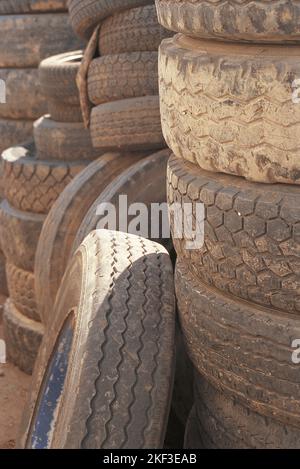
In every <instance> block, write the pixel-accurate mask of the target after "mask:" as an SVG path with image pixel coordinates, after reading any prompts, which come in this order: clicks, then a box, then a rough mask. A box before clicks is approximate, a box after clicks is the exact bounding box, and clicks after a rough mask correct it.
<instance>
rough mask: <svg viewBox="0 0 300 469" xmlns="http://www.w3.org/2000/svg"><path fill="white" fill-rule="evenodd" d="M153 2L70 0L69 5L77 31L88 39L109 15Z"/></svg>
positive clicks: (149, 0) (148, 0)
mask: <svg viewBox="0 0 300 469" xmlns="http://www.w3.org/2000/svg"><path fill="white" fill-rule="evenodd" d="M151 3H154V0H69V4H68V6H69V13H70V20H71V24H72V27H73V29H74V31H75V33H76V34H77V35H78V36H80V37H81V38H83V39H86V38H89V37H90V36H91V34H92V32H93V30H94V29H95V27H96V26H97V25H98V24H99V23H100V22H101V21H102V20H103V19H105V18H107V17H108V16H111V15H114V14H116V13H119V12H121V11H124V10H128V9H130V8H135V7H139V6H143V5H149V4H151Z"/></svg>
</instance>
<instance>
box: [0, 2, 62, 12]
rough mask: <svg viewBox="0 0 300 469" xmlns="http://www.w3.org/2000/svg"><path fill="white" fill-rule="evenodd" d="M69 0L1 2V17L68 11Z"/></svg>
mask: <svg viewBox="0 0 300 469" xmlns="http://www.w3.org/2000/svg"><path fill="white" fill-rule="evenodd" d="M67 1H68V0H1V3H0V15H16V14H20V13H46V12H49V11H55V12H62V11H66V10H67Z"/></svg>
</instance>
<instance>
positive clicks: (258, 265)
mask: <svg viewBox="0 0 300 469" xmlns="http://www.w3.org/2000/svg"><path fill="white" fill-rule="evenodd" d="M168 200H169V205H171V204H179V206H180V207H183V204H184V203H187V204H190V206H192V208H193V213H196V210H197V204H204V208H205V220H204V244H203V245H201V246H200V247H196V246H195V248H194V249H187V245H186V241H187V239H186V238H187V235H184V236H183V237H182V239H178V237H177V236H173V242H174V247H175V249H176V252H177V255H178V257H179V259H180V260H182V261H183V262H184V263H185V265H187V266H188V268H189V269H190V270H191V271H192V272H193V273H194V274H195V275H196V277H197V278H199V280H200V281H204V282H205V283H207V284H210V285H213V286H215V287H216V288H218V289H219V290H221V291H223V292H224V293H226V294H228V293H229V294H232V295H235V296H237V297H240V298H243V299H245V300H247V301H250V302H254V303H257V304H260V305H262V306H267V307H272V308H275V309H278V310H281V311H287V312H291V313H293V314H296V315H298V316H299V315H300V292H299V274H300V244H299V239H300V238H299V236H300V231H299V228H300V194H299V188H298V187H297V186H287V185H282V184H277V185H269V184H258V183H257V184H256V183H251V182H247V181H244V180H243V179H241V178H238V177H235V176H228V175H219V174H213V173H209V172H206V171H203V170H201V169H199V168H197V167H196V166H195V165H192V164H191V163H188V162H185V161H183V160H181V159H179V158H175V157H174V156H172V157H171V158H170V161H169V167H168ZM170 213H171V218H170V224H171V231H172V232H173V234H174V215H173V212H172V211H171V212H170ZM176 238H177V239H176Z"/></svg>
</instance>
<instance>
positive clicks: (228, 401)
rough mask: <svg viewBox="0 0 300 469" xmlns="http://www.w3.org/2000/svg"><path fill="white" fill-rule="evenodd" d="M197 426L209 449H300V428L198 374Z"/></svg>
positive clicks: (196, 386) (195, 425) (196, 381)
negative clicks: (247, 404)
mask: <svg viewBox="0 0 300 469" xmlns="http://www.w3.org/2000/svg"><path fill="white" fill-rule="evenodd" d="M195 395H196V405H195V407H196V409H195V410H196V416H195V421H194V428H195V427H196V429H197V428H198V433H201V435H202V438H203V441H205V448H207V449H299V447H300V429H299V427H298V428H297V427H292V426H289V425H282V424H281V423H280V422H277V421H276V420H274V419H272V418H268V417H265V416H262V415H259V414H258V413H256V412H253V411H251V410H250V409H247V408H246V407H244V406H242V405H241V404H239V402H238V401H237V400H236V399H234V397H231V396H227V395H226V394H224V393H222V392H220V391H218V390H217V389H215V388H214V387H213V386H211V385H210V384H209V383H208V382H207V381H206V380H205V379H203V378H202V377H200V376H195Z"/></svg>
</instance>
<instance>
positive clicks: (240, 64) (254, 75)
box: [159, 35, 300, 184]
mask: <svg viewBox="0 0 300 469" xmlns="http://www.w3.org/2000/svg"><path fill="white" fill-rule="evenodd" d="M159 75H160V101H161V116H162V129H163V134H164V137H165V139H166V141H167V144H168V146H169V147H170V148H171V149H172V150H173V152H174V153H175V154H176V155H177V156H178V157H181V158H185V159H187V160H189V161H191V162H193V163H195V164H197V165H198V166H200V167H201V168H203V169H205V170H208V171H213V172H216V171H218V172H225V173H229V174H235V175H238V176H243V177H245V178H247V179H249V180H252V181H256V182H268V183H274V182H284V183H291V184H295V183H298V184H299V183H300V164H299V160H300V159H299V156H300V150H299V141H298V135H299V132H300V106H299V105H297V104H296V103H295V102H293V93H294V91H295V88H294V85H295V83H294V80H296V79H297V77H299V76H300V46H293V47H289V46H279V45H278V46H270V45H266V46H259V45H253V44H251V45H240V44H225V43H218V42H214V41H197V40H194V39H191V38H185V37H183V36H182V35H177V36H175V38H173V39H166V40H165V41H163V43H162V45H161V47H160V59H159ZM293 83H294V85H293ZM295 86H296V85H295ZM296 91H297V89H296Z"/></svg>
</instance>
